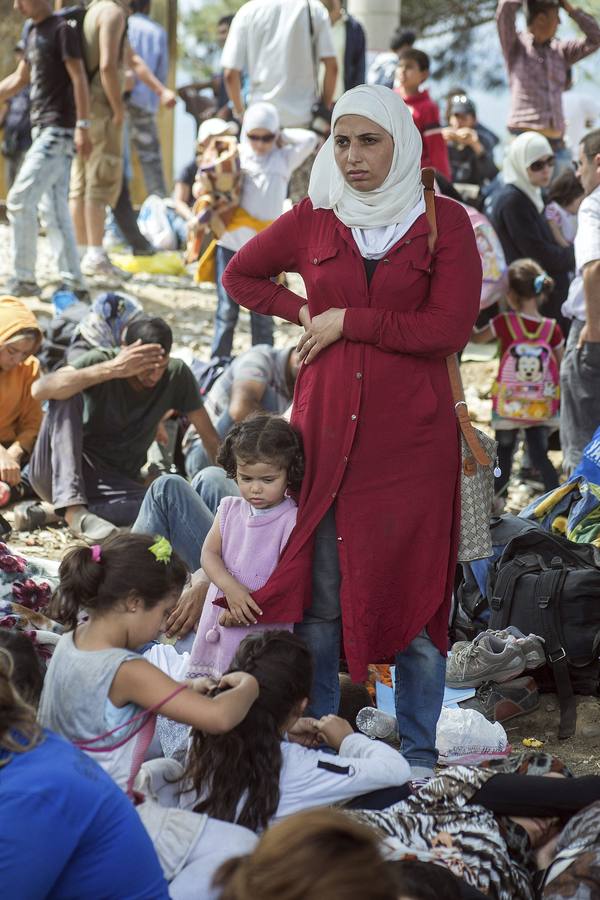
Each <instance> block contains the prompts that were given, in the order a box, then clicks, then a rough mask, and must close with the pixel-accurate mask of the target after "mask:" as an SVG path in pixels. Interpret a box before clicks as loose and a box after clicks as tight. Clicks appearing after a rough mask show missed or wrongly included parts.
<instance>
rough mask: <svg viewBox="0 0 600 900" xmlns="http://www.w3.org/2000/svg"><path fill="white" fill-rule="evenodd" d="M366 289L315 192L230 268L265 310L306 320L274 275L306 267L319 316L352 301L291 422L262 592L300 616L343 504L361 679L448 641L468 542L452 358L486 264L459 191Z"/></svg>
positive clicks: (286, 616) (236, 293)
mask: <svg viewBox="0 0 600 900" xmlns="http://www.w3.org/2000/svg"><path fill="white" fill-rule="evenodd" d="M436 210H437V217H438V229H439V237H438V243H437V247H436V250H435V258H434V259H432V257H431V255H430V253H429V249H428V243H427V236H428V233H429V227H428V224H427V220H426V218H425V216H424V215H423V216H421V217H420V218H419V219H417V221H416V222H415V223H414V225H413V226H412V227H411V229H410V230H409V231H408V232H407V234H406V235H405V236H404V237H403V238H402V240H401V241H399V242H398V244H396V246H395V247H394V248H393V249H392V250H391V251H390V252H389V253H388V254H387V256H386V257H385V259H383V260H381V262H380V263H379V265H378V266H377V269H376V270H375V273H374V275H373V277H372V280H371V284H370V285H367V279H366V275H365V269H364V262H363V259H362V257H361V256H360V254H359V252H358V249H357V246H356V244H355V242H354V239H353V237H352V233H351V231H350V229H349V228H346V227H345V226H344V225H343V224H342V223H341V222H340V221H339V220H338V219H337V218H336V216H335V215H334V213H333V212H332V211H331V210H323V209H319V210H313V208H312V204H311V202H310V200H304V201H302V203H300V204H298V206H295V207H294V208H293V209H292V210H291V211H290V212H288V213H286V214H285V215H283V216H281V217H280V218H279V219H277V221H275V222H274V223H273V224H272V225H271V226H270V227H269V228H267V229H266V230H265V231H263V232H262V233H261V234H259V235H257V236H256V237H255V238H253V239H252V240H251V241H249V242H248V243H247V244H246V245H245V246H244V247H243V248H242V249H241V250H240V251H239V252H238V253H237V254H236V256H235V257H234V258H233V259H232V260H231V262H230V263H229V266H228V267H227V269H226V271H225V274H224V276H223V284H224V286H225V289H226V290H227V292H228V293H229V294H230V295H231V296H232V297H233V298H234V299H235V300H236V301H237V302H238V303H240V304H241V305H242V306H245V307H247V308H248V309H251V310H254V311H256V312H260V313H265V314H269V315H277V316H281V317H283V318H285V319H288V320H289V321H292V322H297V321H298V313H299V310H300V308H301V307H302V305H303V304H304V303H305V302H306V301H305V300H304V299H303V298H301V297H299V296H298V295H297V294H294V293H293V292H292V291H290V290H288V289H287V288H285V287H283V286H282V285H277V284H274V283H273V282H272V281H270V280H269V279H270V278H271V277H272V276H274V275H277V274H279V272H282V271H287V272H299V273H300V274H301V275H302V277H303V279H304V282H305V284H306V289H307V294H308V305H309V309H310V313H311V315H312V316H314V315H316V314H317V313H320V312H324V311H325V310H327V309H329V308H331V307H339V308H343V309H345V310H346V314H345V320H344V335H343V338H342V339H341V340H339V341H337V342H336V343H334V344H332V345H330V346H329V347H327V348H326V349H325V350H324V351H322V352H321V353H320V354H319V355H318V356H317V358H316V359H315V361H314V362H313V363H311V364H310V365H308V366H302V367H301V370H300V373H299V376H298V380H297V383H296V390H295V395H294V407H293V414H292V423H293V424H294V425H295V426H297V427H298V428H299V429H300V431H301V432H302V435H303V439H304V447H305V454H306V474H305V477H304V481H303V484H302V490H301V493H300V497H299V510H298V522H297V525H296V528H295V529H294V531H293V532H292V535H291V538H290V541H289V543H288V545H287V547H286V548H285V550H284V553H283V555H282V558H281V562H280V564H279V566H278V567H277V568H276V569H275V571H274V573H273V575H272V576H271V578H270V579H269V581H268V582H267V584H266V585H265V586H264V587H263V588H262V589H261V590H260V591H257V592H255V593H254V597H255V598H256V601H257V603H258V604H259V605H260V606H261V608H262V609H263V612H264V621H265V622H291V621H296V622H297V621H300V620H301V619H302V615H303V610H304V609H305V608H306V607H308V606H309V605H310V602H311V554H312V538H313V535H314V530H315V528H316V526H317V525H318V523H319V522H320V521H321V519H322V518H323V516H324V514H325V512H326V511H327V509H328V508H329V506H330V505H331V504H332V503H335V513H336V523H337V531H338V551H339V559H340V567H341V573H342V586H341V598H340V599H341V608H342V621H343V634H344V648H345V654H346V659H347V660H348V663H349V667H350V674H351V676H352V678H353V679H354V680H359V679H361V678H364V677H365V675H366V669H367V664H368V663H370V662H382V661H387V660H389V659H391V658H392V657H393V656H394V654H395V653H396V652H397V651H398V650H402V649H404V648H405V647H406V646H407V645H408V644H409V643H410V641H412V639H413V638H414V637H415V636H416V635H417V634H419V632H420V631H422V629H423V628H425V627H427V629H428V631H429V634H430V636H431V638H432V640H433V641H434V643H435V644H436V646H437V647H438V648H439V650H440V651H441V652H443V653H445V652H446V650H447V626H448V611H449V604H450V597H451V592H452V584H453V579H454V570H455V566H456V552H457V526H458V506H457V504H456V499H457V489H458V472H459V467H460V459H459V440H458V432H457V425H456V420H455V415H454V408H453V403H452V397H451V393H450V385H449V382H448V375H447V370H446V365H445V362H444V358H445V357H446V355H448V354H449V353H453V352H455V351H457V350H460V349H462V348H463V347H464V345H465V344H466V342H467V340H468V338H469V335H470V333H471V328H472V326H473V323H474V322H475V319H476V317H477V314H478V311H479V296H480V291H481V262H480V259H479V253H478V251H477V246H476V244H475V238H474V234H473V229H472V227H471V225H470V223H469V219H468V216H467V214H466V212H465V210H464V209H463V208H462V206H460V205H459V204H458V203H455V202H454V201H452V200H448V199H446V198H440V197H436Z"/></svg>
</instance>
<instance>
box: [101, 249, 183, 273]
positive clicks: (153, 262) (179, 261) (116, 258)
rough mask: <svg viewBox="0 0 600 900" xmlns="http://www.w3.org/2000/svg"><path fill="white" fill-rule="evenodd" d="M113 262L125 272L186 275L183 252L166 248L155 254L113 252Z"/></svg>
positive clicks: (111, 256)
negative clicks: (141, 254)
mask: <svg viewBox="0 0 600 900" xmlns="http://www.w3.org/2000/svg"><path fill="white" fill-rule="evenodd" d="M110 258H111V262H112V263H114V265H115V266H118V267H119V268H120V269H123V270H124V271H125V272H133V273H138V272H144V273H146V274H147V275H185V274H186V268H185V265H184V262H183V258H182V256H181V253H177V251H175V250H164V251H162V252H161V253H155V254H154V255H153V256H133V255H132V254H130V253H111V255H110Z"/></svg>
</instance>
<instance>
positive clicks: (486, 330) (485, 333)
mask: <svg viewBox="0 0 600 900" xmlns="http://www.w3.org/2000/svg"><path fill="white" fill-rule="evenodd" d="M471 340H472V341H473V343H474V344H489V343H490V341H495V340H496V335H495V334H494V330H493V328H492V326H491V325H485V326H484V327H483V328H474V329H473V331H472V332H471Z"/></svg>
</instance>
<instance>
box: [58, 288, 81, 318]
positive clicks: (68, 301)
mask: <svg viewBox="0 0 600 900" xmlns="http://www.w3.org/2000/svg"><path fill="white" fill-rule="evenodd" d="M52 303H53V305H54V312H55V314H56V315H57V316H59V315H60V314H61V312H64V310H65V309H68V308H69V306H73V304H74V303H77V297H76V296H75V294H74V293H73V291H67V290H59V291H55V292H54V293H53V295H52Z"/></svg>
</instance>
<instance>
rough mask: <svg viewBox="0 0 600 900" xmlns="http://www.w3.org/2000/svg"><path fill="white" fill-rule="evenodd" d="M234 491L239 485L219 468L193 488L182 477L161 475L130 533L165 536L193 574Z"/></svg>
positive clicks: (202, 476)
mask: <svg viewBox="0 0 600 900" xmlns="http://www.w3.org/2000/svg"><path fill="white" fill-rule="evenodd" d="M234 489H235V491H234ZM234 492H237V485H236V483H235V482H231V481H230V480H229V479H228V478H227V476H226V475H225V472H224V471H223V469H219V468H217V467H216V466H213V467H212V468H210V469H205V470H204V471H203V472H201V473H200V474H199V475H198V477H197V478H196V479H194V483H193V485H190V484H189V483H188V482H187V481H186V480H185V479H184V478H182V477H181V476H180V475H161V476H160V478H157V479H156V480H155V481H153V482H152V484H151V485H150V487H149V488H148V490H147V492H146V496H145V497H144V500H143V503H142V505H141V508H140V511H139V514H138V517H137V519H136V520H135V522H134V524H133V528H132V529H131V530H132V531H134V532H136V533H138V534H157V535H160V536H161V537H166V538H167V540H169V541H170V542H171V544H172V545H173V549H174V550H175V552H176V553H178V554H179V556H181V558H182V559H183V560H184V562H185V563H186V565H187V567H188V569H190V571H192V572H194V571H195V570H196V569H198V568H199V567H200V553H201V551H202V544H203V543H204V539H205V538H206V535H207V534H208V532H209V531H210V527H211V525H212V523H213V520H214V517H215V513H216V511H217V508H218V506H219V503H220V502H221V499H222V498H223V497H226V496H228V495H230V494H233V493H234Z"/></svg>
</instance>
